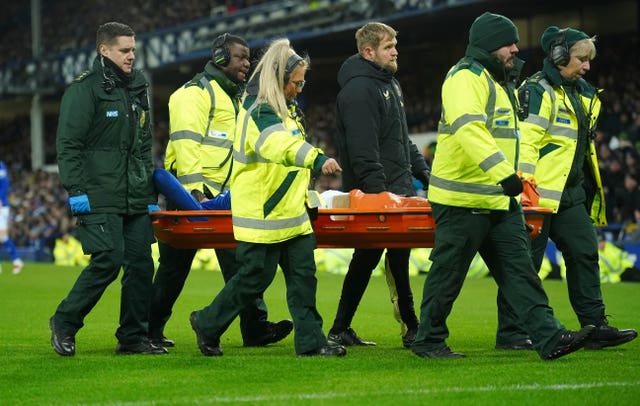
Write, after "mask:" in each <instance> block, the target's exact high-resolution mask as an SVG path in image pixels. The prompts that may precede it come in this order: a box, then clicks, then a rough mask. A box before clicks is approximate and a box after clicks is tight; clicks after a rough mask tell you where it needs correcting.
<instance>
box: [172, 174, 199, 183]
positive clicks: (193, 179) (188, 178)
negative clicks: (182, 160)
mask: <svg viewBox="0 0 640 406" xmlns="http://www.w3.org/2000/svg"><path fill="white" fill-rule="evenodd" d="M177 178H178V180H179V181H180V183H182V184H183V185H187V184H190V183H198V182H203V181H204V179H203V177H202V174H201V173H190V174H188V175H182V176H178V177H177Z"/></svg>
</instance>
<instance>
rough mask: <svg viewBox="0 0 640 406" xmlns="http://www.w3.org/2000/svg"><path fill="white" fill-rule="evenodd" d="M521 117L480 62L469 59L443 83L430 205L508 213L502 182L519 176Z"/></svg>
mask: <svg viewBox="0 0 640 406" xmlns="http://www.w3.org/2000/svg"><path fill="white" fill-rule="evenodd" d="M516 120H517V119H516V114H515V111H514V108H513V105H512V104H511V101H510V99H509V96H508V95H507V91H506V90H505V88H503V87H502V86H501V85H500V84H499V83H498V82H497V81H496V80H495V79H494V78H493V76H492V75H491V74H490V73H489V71H487V70H486V69H485V68H484V67H483V66H482V65H481V64H480V63H478V62H476V61H474V60H473V59H470V58H463V59H462V60H461V61H460V62H458V63H457V64H456V65H455V66H454V67H453V68H451V70H449V73H448V74H447V77H446V79H445V81H444V84H443V85H442V116H441V119H440V124H439V126H438V140H437V142H438V146H437V152H436V154H435V158H434V161H433V167H432V168H431V179H430V182H429V192H428V198H429V201H431V202H433V203H440V204H445V205H449V206H458V207H469V208H481V209H494V210H508V208H509V197H508V196H505V195H504V194H503V189H502V187H501V186H500V185H499V182H500V181H502V180H504V179H505V178H506V177H508V176H510V175H513V174H514V173H515V172H516V166H515V165H516V162H517V158H518V132H517V121H516Z"/></svg>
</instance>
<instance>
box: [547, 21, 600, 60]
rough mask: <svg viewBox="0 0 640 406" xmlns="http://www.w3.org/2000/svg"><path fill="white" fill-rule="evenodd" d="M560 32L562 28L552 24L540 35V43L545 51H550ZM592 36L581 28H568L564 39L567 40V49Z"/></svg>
mask: <svg viewBox="0 0 640 406" xmlns="http://www.w3.org/2000/svg"><path fill="white" fill-rule="evenodd" d="M559 32H560V28H558V27H556V26H555V25H552V26H550V27H549V28H547V29H546V30H544V32H543V33H542V37H540V44H541V45H542V50H543V51H544V52H545V53H547V54H548V53H549V48H551V44H552V43H553V41H555V39H556V38H557V37H558V33H559ZM589 38H590V37H589V36H588V35H587V34H585V33H584V32H582V31H580V30H575V29H573V28H567V29H566V31H565V34H564V39H565V41H566V42H567V49H571V47H572V46H573V45H575V43H576V42H578V41H580V40H583V39H589Z"/></svg>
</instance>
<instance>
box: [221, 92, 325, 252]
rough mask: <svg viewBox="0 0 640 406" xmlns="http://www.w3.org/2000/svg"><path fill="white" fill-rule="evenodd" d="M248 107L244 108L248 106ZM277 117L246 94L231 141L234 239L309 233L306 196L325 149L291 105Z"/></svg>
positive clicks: (268, 238) (279, 238)
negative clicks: (311, 136)
mask: <svg viewBox="0 0 640 406" xmlns="http://www.w3.org/2000/svg"><path fill="white" fill-rule="evenodd" d="M245 109H246V110H245ZM290 113H291V114H290V115H288V116H287V117H284V118H282V117H279V116H278V115H277V114H276V113H275V111H274V110H273V109H272V108H271V106H269V105H267V104H258V103H256V98H255V96H247V98H246V99H245V102H244V105H243V108H241V110H240V113H239V114H238V126H237V128H236V134H235V139H234V143H233V159H234V163H233V173H232V177H231V184H232V187H233V193H231V207H233V211H232V220H233V234H234V237H235V239H236V240H238V241H245V242H252V243H261V244H271V243H278V242H282V241H286V240H289V239H291V238H293V237H296V236H299V235H305V234H311V233H312V232H313V229H312V227H311V221H310V220H309V216H308V214H307V208H306V205H305V202H306V200H307V188H308V186H309V180H310V177H311V174H310V169H313V167H314V162H315V160H316V158H317V157H318V155H320V154H322V151H321V150H320V149H318V148H314V147H313V146H312V145H311V144H309V143H307V142H306V141H305V140H304V138H305V135H304V128H303V127H302V123H301V122H300V121H299V117H298V116H295V117H294V114H293V108H292V109H291V110H290Z"/></svg>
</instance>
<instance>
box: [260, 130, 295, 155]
mask: <svg viewBox="0 0 640 406" xmlns="http://www.w3.org/2000/svg"><path fill="white" fill-rule="evenodd" d="M278 131H289V130H287V127H285V126H284V124H282V123H279V124H274V125H270V126H269V127H267V128H265V129H264V130H262V132H261V133H260V135H259V136H258V139H257V140H256V146H255V150H256V153H258V154H260V148H261V147H262V145H263V144H264V143H265V142H266V141H267V137H269V136H270V135H271V134H273V133H275V132H278Z"/></svg>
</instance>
